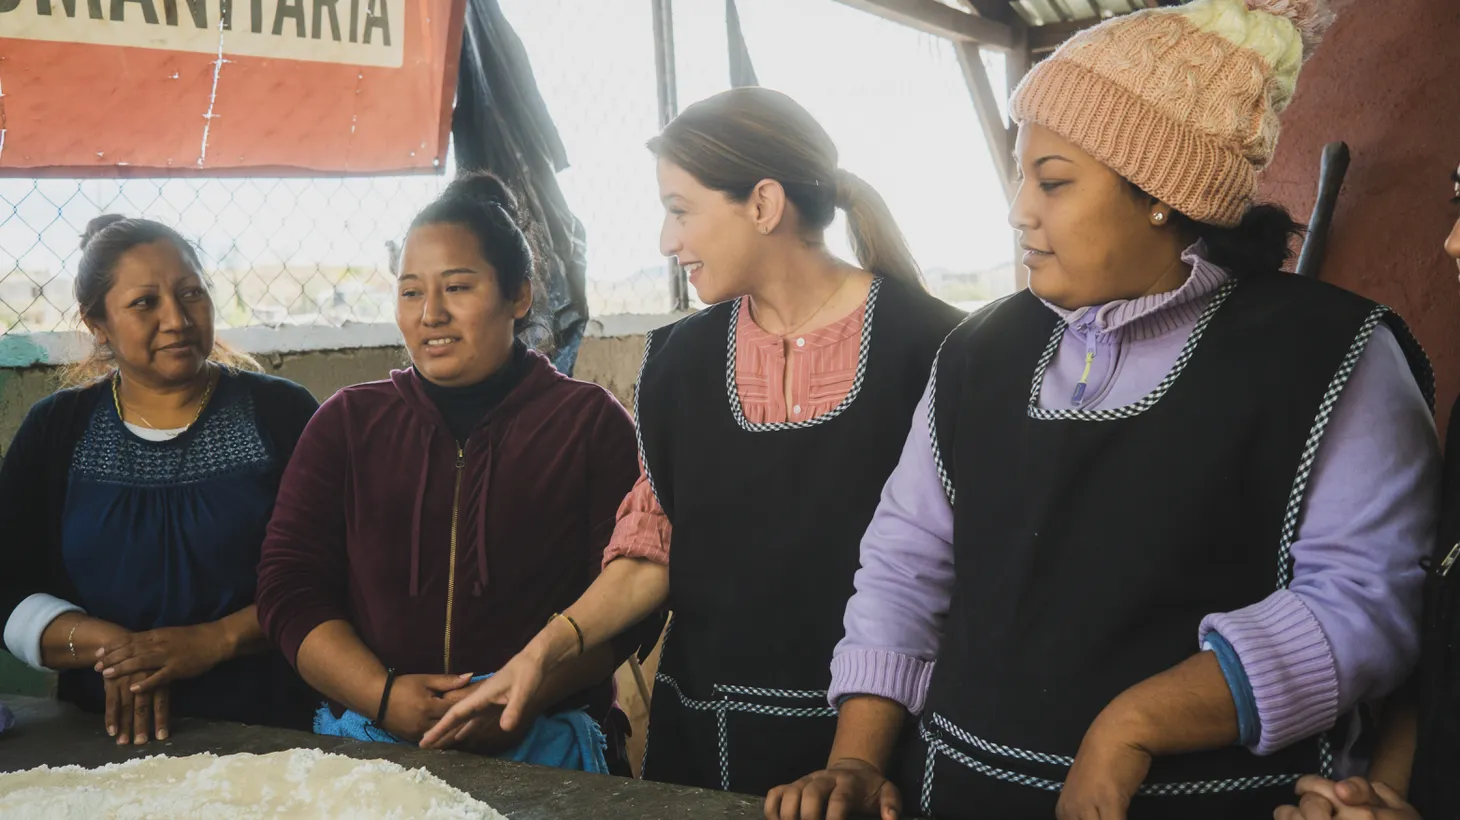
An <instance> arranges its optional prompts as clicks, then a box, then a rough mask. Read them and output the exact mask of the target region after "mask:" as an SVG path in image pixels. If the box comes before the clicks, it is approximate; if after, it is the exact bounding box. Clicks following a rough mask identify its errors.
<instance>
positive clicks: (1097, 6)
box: [1009, 0, 1145, 26]
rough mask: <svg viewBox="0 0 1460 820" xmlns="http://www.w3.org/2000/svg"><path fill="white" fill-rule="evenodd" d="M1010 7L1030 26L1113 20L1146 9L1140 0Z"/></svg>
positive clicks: (1021, 1)
mask: <svg viewBox="0 0 1460 820" xmlns="http://www.w3.org/2000/svg"><path fill="white" fill-rule="evenodd" d="M1009 5H1010V6H1013V7H1014V11H1015V12H1016V13H1018V15H1019V16H1020V17H1022V18H1024V22H1026V23H1028V24H1029V25H1031V26H1047V25H1050V24H1053V23H1070V22H1076V21H1080V20H1092V19H1094V18H1097V17H1099V18H1107V17H1114V16H1115V15H1117V14H1129V13H1130V12H1132V11H1136V10H1137V9H1141V8H1145V3H1144V2H1142V0H1010V2H1009Z"/></svg>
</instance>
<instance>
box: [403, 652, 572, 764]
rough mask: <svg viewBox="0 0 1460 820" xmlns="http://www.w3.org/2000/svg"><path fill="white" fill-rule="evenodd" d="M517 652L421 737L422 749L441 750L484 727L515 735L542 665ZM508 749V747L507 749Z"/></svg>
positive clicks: (481, 731) (531, 654) (532, 655)
mask: <svg viewBox="0 0 1460 820" xmlns="http://www.w3.org/2000/svg"><path fill="white" fill-rule="evenodd" d="M530 649H531V645H529V648H528V650H523V651H522V652H519V653H517V655H516V656H515V657H513V658H512V660H510V661H508V662H507V665H506V666H504V667H502V669H501V670H500V671H498V672H497V673H496V674H494V675H492V677H490V678H487V679H486V680H484V681H481V682H480V683H477V684H476V685H474V686H472V687H471V688H470V689H468V690H467V692H466V694H465V697H463V698H462V699H461V701H460V702H459V703H456V704H455V705H453V706H452V707H451V709H450V710H449V711H446V712H445V713H444V714H443V715H442V716H441V719H440V721H439V722H437V723H436V725H435V726H432V727H430V731H427V732H425V736H424V737H422V738H421V748H423V749H445V748H448V747H450V746H454V745H457V743H459V742H460V741H463V740H465V739H466V738H468V737H472V736H483V735H484V733H485V732H487V731H488V730H489V728H490V727H489V726H488V724H496V728H497V730H498V731H500V732H503V733H508V734H510V733H513V732H516V731H517V730H518V729H519V728H520V726H521V724H523V723H525V722H526V721H524V720H523V719H522V718H523V715H524V713H525V712H526V711H527V707H528V704H529V703H530V702H531V701H532V700H533V697H534V696H535V695H536V694H537V690H538V688H539V687H540V686H541V685H542V680H543V674H544V666H545V664H544V663H543V662H542V660H541V659H540V656H539V655H538V654H536V653H534V652H531V651H529V650H530ZM508 748H510V747H508Z"/></svg>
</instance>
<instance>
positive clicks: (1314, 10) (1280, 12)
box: [1246, 0, 1334, 55]
mask: <svg viewBox="0 0 1460 820" xmlns="http://www.w3.org/2000/svg"><path fill="white" fill-rule="evenodd" d="M1246 3H1247V8H1248V9H1249V10H1250V11H1255V12H1259V13H1261V14H1271V15H1273V16H1274V17H1281V18H1283V19H1285V20H1287V21H1288V22H1290V23H1292V24H1293V27H1294V28H1296V29H1297V30H1298V35H1299V36H1300V37H1302V38H1303V53H1304V55H1308V54H1312V53H1313V49H1314V48H1315V47H1317V45H1318V41H1319V40H1322V39H1323V33H1324V32H1326V31H1327V30H1328V27H1329V26H1331V25H1333V20H1334V13H1333V10H1332V9H1330V8H1329V7H1328V0H1246Z"/></svg>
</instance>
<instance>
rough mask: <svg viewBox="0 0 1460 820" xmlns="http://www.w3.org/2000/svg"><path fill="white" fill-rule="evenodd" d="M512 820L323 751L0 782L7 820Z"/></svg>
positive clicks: (151, 762)
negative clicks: (359, 819)
mask: <svg viewBox="0 0 1460 820" xmlns="http://www.w3.org/2000/svg"><path fill="white" fill-rule="evenodd" d="M21 818H24V820H143V818H148V819H149V820H150V818H188V820H195V819H196V820H212V819H213V818H217V819H218V820H223V819H224V818H227V820H254V818H270V819H271V820H273V819H274V818H290V820H293V819H294V818H299V820H313V819H314V818H319V820H326V818H328V820H334V819H335V818H341V820H344V819H345V818H391V819H392V820H395V819H396V818H399V820H406V818H427V820H506V818H505V817H503V816H502V815H501V814H499V813H498V812H496V811H494V810H493V809H492V808H491V807H490V806H488V805H487V804H485V803H483V802H481V801H479V800H475V799H473V798H472V797H471V796H470V795H468V794H466V793H465V792H463V791H460V790H458V789H454V788H452V787H451V786H449V785H447V784H446V783H445V782H444V781H442V780H441V779H440V778H438V777H436V776H434V775H432V774H431V773H429V772H427V771H426V770H425V769H406V768H404V767H402V766H399V765H397V764H395V763H391V762H389V761H385V760H357V759H355V758H353V757H345V756H344V755H337V754H326V753H325V752H321V751H319V750H318V749H293V750H290V751H286V752H274V753H272V754H265V755H253V754H235V755H225V756H223V757H219V756H217V755H213V754H200V755H192V756H190V757H167V756H166V755H159V756H156V757H147V758H142V759H139V760H130V761H127V762H126V763H113V764H110V765H107V766H102V767H101V768H98V769H85V768H82V767H80V766H62V767H59V768H51V767H49V766H41V767H39V768H36V769H30V770H27V771H23V772H16V773H13V774H0V820H21Z"/></svg>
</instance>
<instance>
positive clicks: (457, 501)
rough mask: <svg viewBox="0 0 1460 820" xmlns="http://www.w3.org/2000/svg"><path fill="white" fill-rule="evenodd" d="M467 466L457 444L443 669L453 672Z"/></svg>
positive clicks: (449, 672)
mask: <svg viewBox="0 0 1460 820" xmlns="http://www.w3.org/2000/svg"><path fill="white" fill-rule="evenodd" d="M465 467H466V453H465V452H464V451H463V450H462V449H461V445H460V444H458V445H456V489H455V490H454V491H452V494H451V565H450V568H449V569H447V571H446V650H445V658H444V660H443V661H442V664H441V666H442V669H443V670H444V671H445V673H446V674H448V675H449V674H451V609H452V604H453V603H455V601H456V522H457V519H458V518H460V516H461V471H462V469H463V468H465Z"/></svg>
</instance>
